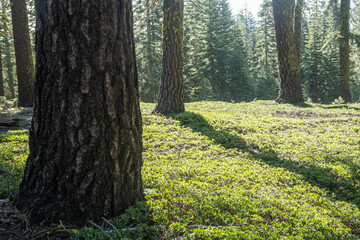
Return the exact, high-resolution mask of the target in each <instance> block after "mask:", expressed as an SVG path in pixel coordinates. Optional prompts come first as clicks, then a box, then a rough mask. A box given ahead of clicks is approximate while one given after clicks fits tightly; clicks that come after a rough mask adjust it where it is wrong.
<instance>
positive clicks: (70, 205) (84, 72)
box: [17, 0, 143, 226]
mask: <svg viewBox="0 0 360 240" xmlns="http://www.w3.org/2000/svg"><path fill="white" fill-rule="evenodd" d="M72 3H74V4H65V3H64V1H63V0H52V1H44V0H36V9H37V31H36V35H37V37H36V56H37V58H36V77H35V101H34V102H35V106H34V117H33V120H32V127H31V130H30V143H29V144H30V155H29V157H28V160H27V162H26V168H25V172H24V178H23V180H22V182H21V184H20V189H19V197H18V201H17V207H18V208H19V209H20V210H22V211H23V212H25V213H27V214H28V216H29V218H28V219H29V221H30V223H31V224H40V223H41V224H43V223H44V224H47V225H50V224H52V223H55V224H58V223H59V221H60V222H63V223H64V224H67V225H75V226H78V225H83V224H85V223H86V222H87V221H88V220H93V221H99V220H100V219H101V218H102V217H115V216H119V215H120V214H121V213H123V212H125V210H126V209H128V208H129V207H130V206H132V205H134V204H135V202H136V201H141V200H143V187H142V179H141V165H142V157H141V155H142V143H141V135H142V127H141V113H140V106H139V100H138V90H137V87H138V84H137V70H136V62H135V46H134V37H133V26H132V23H133V20H132V1H131V0H122V1H118V0H109V1H108V0H106V1H105V0H83V1H82V2H81V4H80V3H79V2H77V1H73V2H72ZM94 9H96V11H93V10H94ZM59 19H61V21H58V20H59ZM49 36H57V37H56V38H49ZM69 46H71V47H69ZM64 69H66V71H64Z"/></svg>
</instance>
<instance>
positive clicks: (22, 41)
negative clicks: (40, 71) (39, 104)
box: [11, 0, 34, 107]
mask: <svg viewBox="0 0 360 240" xmlns="http://www.w3.org/2000/svg"><path fill="white" fill-rule="evenodd" d="M11 16H12V22H13V34H14V46H15V57H16V72H17V77H18V95H19V96H18V97H19V103H18V105H19V107H32V106H33V100H34V63H33V57H32V52H31V41H30V33H29V23H28V15H27V9H26V0H11Z"/></svg>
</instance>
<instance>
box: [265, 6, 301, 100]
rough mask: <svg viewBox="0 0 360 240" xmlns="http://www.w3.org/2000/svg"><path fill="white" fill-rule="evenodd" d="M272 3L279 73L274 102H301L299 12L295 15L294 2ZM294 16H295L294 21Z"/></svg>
mask: <svg viewBox="0 0 360 240" xmlns="http://www.w3.org/2000/svg"><path fill="white" fill-rule="evenodd" d="M272 3H273V12H274V22H275V31H276V43H277V51H278V60H279V73H280V95H279V97H278V99H277V100H276V101H277V102H279V103H298V102H303V101H304V98H303V94H302V89H301V81H300V60H299V57H300V52H299V51H300V49H301V47H300V44H301V39H297V38H298V37H299V36H301V22H300V24H299V16H298V15H300V16H301V12H300V14H295V1H294V0H273V1H272ZM295 15H297V18H296V19H295ZM300 21H301V18H300ZM298 28H300V32H299V30H298ZM299 33H300V34H299ZM298 41H300V42H298ZM298 44H299V50H298V46H297V45H298Z"/></svg>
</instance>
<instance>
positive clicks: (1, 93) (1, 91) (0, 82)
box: [0, 41, 5, 96]
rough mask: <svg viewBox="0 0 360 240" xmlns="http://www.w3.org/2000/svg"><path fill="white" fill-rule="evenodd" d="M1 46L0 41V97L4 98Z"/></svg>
mask: <svg viewBox="0 0 360 240" xmlns="http://www.w3.org/2000/svg"><path fill="white" fill-rule="evenodd" d="M1 44H2V42H1V41H0V96H5V91H4V79H3V67H2V53H1Z"/></svg>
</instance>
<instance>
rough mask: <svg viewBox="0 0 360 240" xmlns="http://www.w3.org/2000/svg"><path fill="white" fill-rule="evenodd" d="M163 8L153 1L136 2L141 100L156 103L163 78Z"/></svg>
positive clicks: (135, 22)
mask: <svg viewBox="0 0 360 240" xmlns="http://www.w3.org/2000/svg"><path fill="white" fill-rule="evenodd" d="M161 19H162V12H161V7H160V6H159V5H158V4H157V3H155V2H153V1H151V0H146V1H142V0H135V1H134V25H135V28H134V29H135V30H134V33H135V42H136V56H137V58H136V62H137V66H138V74H139V89H140V99H141V100H142V101H144V102H156V99H157V96H158V91H159V85H160V77H161V57H162V49H161V48H162V45H161V23H162V22H161Z"/></svg>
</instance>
